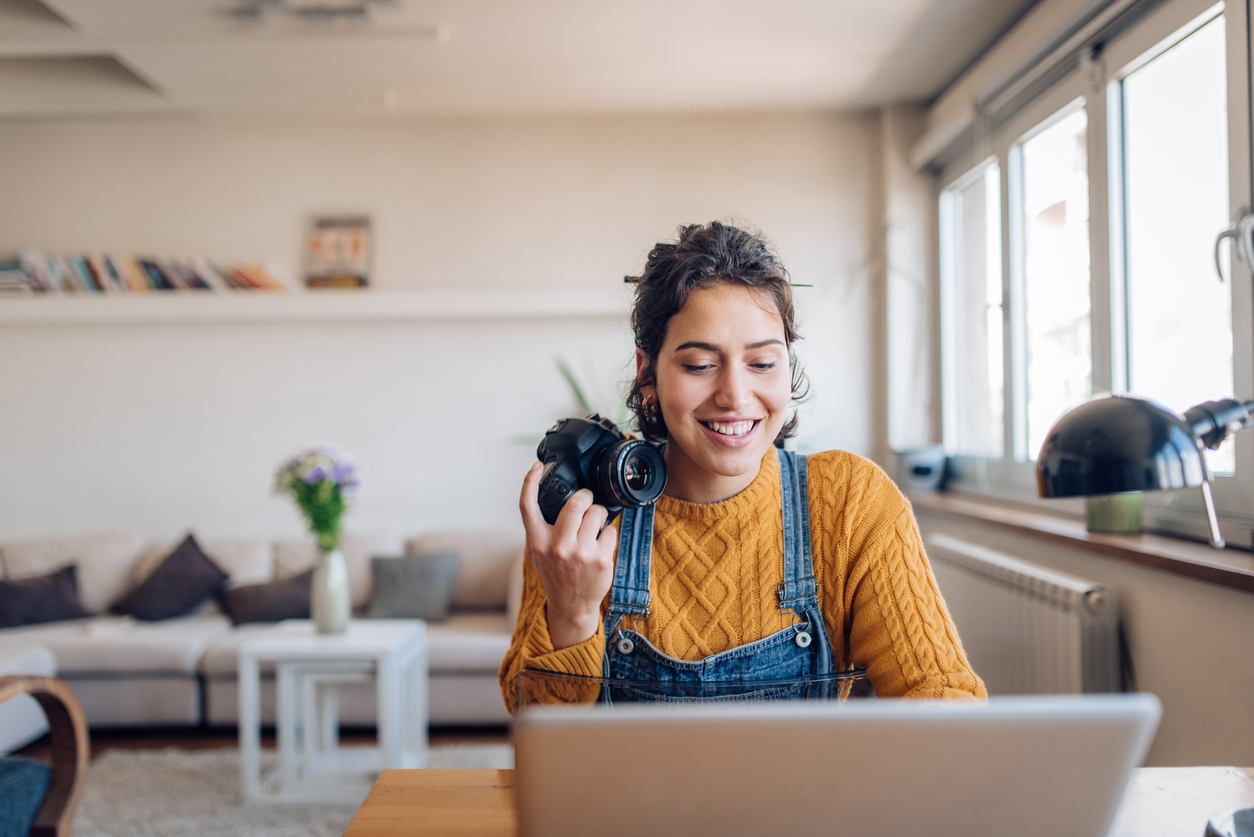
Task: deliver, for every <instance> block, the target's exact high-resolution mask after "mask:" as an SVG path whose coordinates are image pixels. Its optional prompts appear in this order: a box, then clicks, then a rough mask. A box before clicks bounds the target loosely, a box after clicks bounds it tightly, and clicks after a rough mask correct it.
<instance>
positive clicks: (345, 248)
mask: <svg viewBox="0 0 1254 837" xmlns="http://www.w3.org/2000/svg"><path fill="white" fill-rule="evenodd" d="M372 255H373V239H372V236H371V231H370V218H369V217H368V216H364V215H351V216H348V215H346V216H335V217H322V218H314V219H313V220H312V221H311V223H310V229H309V235H308V236H307V237H306V238H305V285H306V287H309V288H366V287H369V285H370V262H371V257H372Z"/></svg>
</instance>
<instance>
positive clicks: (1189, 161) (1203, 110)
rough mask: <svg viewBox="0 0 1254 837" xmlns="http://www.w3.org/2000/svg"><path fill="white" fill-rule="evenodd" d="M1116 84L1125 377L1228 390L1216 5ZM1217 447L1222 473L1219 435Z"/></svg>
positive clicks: (1181, 394)
mask: <svg viewBox="0 0 1254 837" xmlns="http://www.w3.org/2000/svg"><path fill="white" fill-rule="evenodd" d="M1121 85H1122V90H1121V92H1122V105H1123V108H1122V113H1121V114H1118V115H1119V116H1121V117H1122V120H1123V125H1122V135H1123V148H1122V151H1123V170H1124V172H1123V176H1124V234H1125V240H1126V256H1125V263H1124V267H1125V278H1124V282H1125V294H1126V298H1127V306H1126V309H1125V314H1126V317H1127V323H1126V326H1125V328H1126V331H1127V358H1128V371H1127V376H1128V385H1127V388H1128V390H1129V391H1130V392H1134V393H1138V394H1140V393H1144V394H1145V395H1147V396H1150V397H1153V398H1154V399H1156V400H1158V401H1161V402H1162V403H1163V404H1166V405H1167V406H1168V407H1171V408H1172V409H1173V410H1177V411H1181V412H1183V411H1184V410H1186V409H1188V408H1189V407H1191V406H1193V405H1194V404H1199V403H1201V402H1203V401H1208V400H1210V399H1212V398H1218V397H1223V396H1222V395H1217V393H1221V394H1223V395H1227V394H1230V393H1232V392H1233V378H1232V297H1231V294H1230V293H1229V291H1228V288H1227V287H1225V285H1224V284H1223V283H1221V282H1220V281H1219V277H1218V276H1216V274H1215V268H1214V267H1213V263H1212V260H1211V249H1212V247H1213V244H1214V241H1215V234H1216V233H1217V232H1218V231H1219V230H1222V229H1223V228H1224V227H1225V226H1227V223H1228V103H1227V97H1226V90H1227V84H1226V79H1225V68H1224V21H1223V17H1221V16H1216V17H1215V18H1214V19H1213V20H1211V21H1210V22H1208V23H1206V24H1205V25H1204V26H1202V27H1201V28H1199V29H1198V30H1197V31H1196V32H1193V33H1192V34H1190V35H1189V36H1188V37H1187V38H1185V39H1184V40H1182V41H1181V42H1179V43H1178V44H1176V45H1175V46H1173V47H1171V48H1170V49H1168V50H1167V51H1166V52H1164V53H1162V54H1161V55H1157V56H1156V57H1155V58H1154V59H1153V60H1152V61H1150V62H1149V63H1147V64H1146V65H1145V66H1143V67H1141V68H1139V69H1137V70H1135V71H1134V72H1132V73H1130V74H1129V75H1128V76H1126V77H1125V78H1124V79H1123V81H1122V82H1121ZM1218 454H1219V455H1218V456H1216V455H1213V454H1212V456H1211V468H1212V470H1213V471H1216V472H1221V473H1232V472H1233V470H1234V468H1235V465H1236V462H1235V460H1234V459H1233V450H1232V446H1231V442H1229V444H1227V445H1226V446H1225V448H1224V449H1221V450H1220V451H1218Z"/></svg>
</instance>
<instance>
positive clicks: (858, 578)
mask: <svg viewBox="0 0 1254 837" xmlns="http://www.w3.org/2000/svg"><path fill="white" fill-rule="evenodd" d="M632 326H633V329H634V331H635V335H636V381H635V383H634V385H633V387H632V389H631V393H630V395H629V396H628V405H629V406H630V407H631V408H632V410H633V411H634V412H635V413H636V418H637V420H638V424H639V427H640V432H641V433H642V434H643V435H644V436H645V438H646V439H649V440H651V441H664V442H665V458H666V466H667V473H668V481H667V487H666V492H665V493H664V494H663V495H662V496H661V498H659V500H658V501H657V503H656V505H647V506H643V507H640V508H629V509H627V510H626V511H624V512H623V516H622V518H620V519H619V520H618V521H617V530H616V528H615V526H613V525H606V523H607V518H608V513H607V511H606V509H604V508H603V507H601V506H598V505H594V504H593V498H592V492H590V491H588V490H586V489H585V490H581V491H579V492H577V493H576V494H575V495H574V496H573V497H572V498H571V499H570V500H569V501H568V502H567V503H566V505H565V506H564V507H563V508H562V511H561V513H560V514H559V515H558V518H557V521H556V523H555V524H554V525H551V526H550V525H549V524H548V523H546V522H545V521H544V519H543V517H542V515H541V513H540V509H539V506H538V505H537V499H536V498H537V486H538V483H539V477H540V468H539V467H538V465H537V466H536V467H533V468H532V470H531V471H530V472H529V473H528V474H527V477H526V479H525V480H524V482H523V491H522V497H521V499H520V509H521V511H522V517H523V523H524V525H525V527H526V529H527V555H528V561H527V565H526V568H525V573H524V590H523V603H522V609H521V611H520V615H519V618H518V622H517V625H516V627H515V629H514V635H513V638H512V642H511V647H510V651H509V653H508V654H507V655H506V657H505V661H504V662H503V664H502V666H501V672H500V675H501V688H502V692H503V694H504V697H505V701H506V704H507V706H508V707H509V708H510V709H511V711H512V710H513V709H514V708H515V706H514V703H515V685H516V684H515V679H516V677H517V675H518V674H519V672H521V671H524V670H529V671H533V672H534V671H536V670H540V671H545V672H552V673H557V674H561V675H570V674H574V675H583V676H591V677H601V676H606V677H610V678H612V679H614V680H620V681H631V682H641V681H643V682H648V683H656V684H660V685H659V690H660V691H657V693H656V694H654V693H653V690H651V692H650V693H651V694H653V697H654V699H664V700H667V701H668V702H674V701H678V700H699V699H701V698H697V697H692V695H693V692H694V684H695V685H696V686H697V687H701V686H707V685H708V686H713V685H722V686H726V685H727V684H742V685H744V686H745V687H746V688H748V689H752V688H753V684H755V683H761V682H762V681H772V685H773V686H777V685H778V684H779V683H780V682H781V681H784V682H789V683H793V684H802V683H806V684H808V683H813V682H814V681H815V680H824V679H827V678H832V677H834V676H835V675H836V674H837V673H838V672H839V671H840V670H842V669H846V668H849V667H851V666H856V667H864V668H865V669H866V671H867V675H868V676H869V678H870V679H871V682H872V684H873V685H874V687H875V691H876V693H877V694H878V695H880V696H882V697H890V696H912V697H983V696H985V690H984V686H983V684H982V683H981V682H980V679H979V678H978V677H976V676H975V673H974V672H973V671H972V670H971V667H970V665H969V664H968V662H967V659H966V655H965V654H964V652H963V650H962V645H961V643H960V642H959V640H958V636H957V633H956V632H955V630H954V627H953V624H952V622H951V620H950V618H949V614H948V612H947V610H946V609H945V605H944V602H943V601H942V599H941V597H940V593H939V592H938V590H937V589H936V582H935V579H934V578H933V577H932V573H931V570H930V569H929V567H928V564H927V558H926V556H925V555H924V552H923V547H922V544H921V542H920V539H919V533H918V528H917V526H916V524H915V520H914V516H913V513H912V512H911V509H910V505H909V503H907V502H906V500H905V498H904V497H902V495H901V492H899V491H898V490H897V487H896V486H895V485H893V484H892V482H891V481H890V480H889V479H888V477H887V476H886V475H885V474H884V472H883V471H881V470H880V469H879V468H877V467H876V466H875V465H874V464H873V463H871V462H869V461H867V460H865V459H863V458H861V457H859V456H856V455H854V454H851V453H848V452H845V451H827V452H824V453H819V454H815V455H812V456H810V457H802V456H797V455H795V454H793V453H790V452H787V451H784V450H783V449H782V444H783V441H784V440H785V439H786V438H788V437H789V436H791V435H792V434H793V432H795V430H796V426H797V419H796V416H795V415H794V416H791V417H790V416H789V415H788V408H789V406H790V404H791V403H793V402H794V401H796V400H798V399H800V398H801V397H803V396H804V394H805V390H806V385H805V377H804V375H803V374H802V372H801V370H800V368H799V367H798V365H797V363H796V360H795V356H794V354H793V351H792V344H793V342H794V341H795V340H797V339H798V337H799V335H798V334H797V331H796V328H795V327H794V324H793V304H792V291H791V287H790V285H789V282H788V274H787V272H786V271H785V270H784V268H783V265H782V264H780V262H779V259H778V258H777V257H776V256H775V255H774V254H773V253H772V252H771V250H770V248H769V246H768V244H767V242H766V241H765V239H763V238H762V237H761V236H760V235H757V234H754V233H750V232H746V231H744V230H740V229H737V228H735V227H732V226H728V225H725V224H721V223H718V222H714V223H711V224H709V225H707V226H697V225H694V226H690V227H685V228H681V229H680V231H679V240H678V241H677V242H674V243H662V244H658V245H657V246H656V247H654V248H653V250H652V252H651V253H650V254H649V259H648V262H647V264H646V266H645V271H644V275H643V276H642V277H641V279H640V282H639V284H638V286H637V291H636V302H635V307H634V310H633V312H632ZM777 447H780V449H779V450H778V451H777V450H776V448H777ZM618 531H621V532H622V535H621V537H620V536H619V534H618ZM642 591H647V598H646V599H644V600H643V601H641V600H640V594H641V592H642ZM559 679H560V678H559ZM661 684H665V685H661ZM670 686H673V687H674V693H673V694H672V693H668V692H666V688H669V687H670ZM696 691H703V690H702V689H696ZM712 691H713V692H716V693H718V694H720V696H722V695H725V694H726V691H725V690H722V689H712ZM790 694H791V693H790ZM658 695H661V697H658ZM552 697H553V698H554V699H581V697H582V698H584V699H590V698H591V697H593V696H592V695H583V696H578V695H570V694H567V693H562V694H561V695H560V696H559V694H558V692H557V691H554V692H553V693H552ZM723 699H725V697H723Z"/></svg>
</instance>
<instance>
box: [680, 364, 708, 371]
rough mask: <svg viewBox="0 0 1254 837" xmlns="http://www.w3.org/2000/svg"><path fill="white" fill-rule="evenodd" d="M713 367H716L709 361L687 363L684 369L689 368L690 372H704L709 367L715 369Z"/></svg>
mask: <svg viewBox="0 0 1254 837" xmlns="http://www.w3.org/2000/svg"><path fill="white" fill-rule="evenodd" d="M713 368H714V366H713V364H709V363H705V364H696V363H685V364H684V369H686V370H688V371H689V372H704V371H705V370H707V369H713Z"/></svg>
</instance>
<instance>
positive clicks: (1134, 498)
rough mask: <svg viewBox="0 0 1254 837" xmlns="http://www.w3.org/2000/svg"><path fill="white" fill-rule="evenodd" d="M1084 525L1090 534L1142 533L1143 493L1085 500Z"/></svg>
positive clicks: (1134, 492) (1126, 493)
mask: <svg viewBox="0 0 1254 837" xmlns="http://www.w3.org/2000/svg"><path fill="white" fill-rule="evenodd" d="M1084 523H1085V528H1086V529H1088V531H1090V532H1101V533H1106V534H1117V535H1132V534H1136V533H1138V532H1140V531H1141V525H1142V514H1141V492H1139V491H1128V492H1125V493H1123V494H1102V495H1099V496H1097V497H1085V498H1084Z"/></svg>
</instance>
